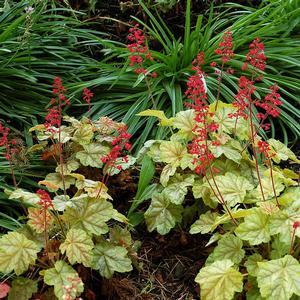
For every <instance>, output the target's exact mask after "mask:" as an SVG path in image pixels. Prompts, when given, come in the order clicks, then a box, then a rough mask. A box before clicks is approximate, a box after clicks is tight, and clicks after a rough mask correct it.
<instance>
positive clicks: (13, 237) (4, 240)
mask: <svg viewBox="0 0 300 300" xmlns="http://www.w3.org/2000/svg"><path fill="white" fill-rule="evenodd" d="M39 251H40V249H39V247H38V246H37V245H36V244H35V243H34V242H32V241H30V240H28V239H27V238H26V237H25V235H23V234H21V233H18V232H9V233H7V234H5V235H3V236H2V237H1V239H0V272H1V273H4V274H7V273H10V272H11V271H14V272H15V273H16V274H17V275H20V274H22V273H23V272H25V271H26V270H27V269H28V267H29V265H30V264H33V263H34V262H35V260H36V259H37V253H38V252H39Z"/></svg>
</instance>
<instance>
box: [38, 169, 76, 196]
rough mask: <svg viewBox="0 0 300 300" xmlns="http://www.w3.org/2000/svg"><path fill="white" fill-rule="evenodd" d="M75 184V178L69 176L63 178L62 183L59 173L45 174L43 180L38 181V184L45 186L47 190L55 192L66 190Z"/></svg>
mask: <svg viewBox="0 0 300 300" xmlns="http://www.w3.org/2000/svg"><path fill="white" fill-rule="evenodd" d="M74 183H75V178H73V177H72V176H70V175H65V176H64V181H63V180H62V176H61V174H60V173H49V174H47V176H46V178H45V180H42V181H39V184H41V185H45V186H46V187H47V188H48V189H49V190H51V191H53V192H56V191H57V190H59V189H61V190H62V189H64V184H65V188H66V189H68V188H69V187H70V186H71V184H74Z"/></svg>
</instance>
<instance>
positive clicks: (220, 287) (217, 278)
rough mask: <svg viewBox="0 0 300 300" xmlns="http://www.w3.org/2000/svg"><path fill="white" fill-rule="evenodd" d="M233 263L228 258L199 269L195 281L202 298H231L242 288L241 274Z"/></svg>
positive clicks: (208, 299) (228, 299)
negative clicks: (198, 285)
mask: <svg viewBox="0 0 300 300" xmlns="http://www.w3.org/2000/svg"><path fill="white" fill-rule="evenodd" d="M233 264H234V263H233V262H232V261H231V260H229V259H224V260H218V261H216V262H214V263H212V264H211V265H209V266H207V267H204V268H202V269H201V270H200V272H199V273H198V275H197V277H196V279H195V281H196V282H197V283H199V284H200V289H201V299H202V300H212V299H213V300H231V299H232V298H233V296H234V293H235V292H241V291H242V290H243V276H242V274H241V273H240V272H238V271H237V270H235V269H234V268H232V266H233Z"/></svg>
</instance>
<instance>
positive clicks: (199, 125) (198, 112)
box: [185, 52, 218, 174]
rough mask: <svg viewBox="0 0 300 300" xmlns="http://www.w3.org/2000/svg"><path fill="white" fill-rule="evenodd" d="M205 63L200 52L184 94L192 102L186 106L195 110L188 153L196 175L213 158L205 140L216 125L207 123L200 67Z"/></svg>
mask: <svg viewBox="0 0 300 300" xmlns="http://www.w3.org/2000/svg"><path fill="white" fill-rule="evenodd" d="M204 63H205V61H204V52H200V53H199V54H198V56H197V59H195V60H194V61H193V67H192V69H193V70H194V71H196V74H195V75H192V76H190V78H189V81H188V83H187V86H188V88H187V90H186V92H185V94H186V95H187V98H188V99H190V100H191V101H192V103H188V104H187V106H188V107H191V108H193V109H194V110H195V122H196V125H195V127H194V128H193V133H194V134H195V135H196V137H195V138H193V139H192V142H191V144H190V145H189V153H191V154H193V155H194V159H193V164H194V165H195V172H196V173H197V174H200V173H201V174H205V173H206V170H207V168H208V167H209V166H210V165H211V161H212V160H213V158H214V156H213V154H212V153H211V152H210V150H209V149H208V144H207V138H208V134H209V132H213V131H216V130H217V129H218V125H217V124H216V123H214V122H211V123H208V121H207V119H208V116H212V114H211V113H209V112H208V105H207V95H206V91H205V84H204V75H205V74H204V73H203V71H202V68H201V65H203V64H204Z"/></svg>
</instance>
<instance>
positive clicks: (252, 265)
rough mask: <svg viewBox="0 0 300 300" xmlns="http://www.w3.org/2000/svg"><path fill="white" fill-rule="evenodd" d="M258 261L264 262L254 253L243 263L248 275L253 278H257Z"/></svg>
mask: <svg viewBox="0 0 300 300" xmlns="http://www.w3.org/2000/svg"><path fill="white" fill-rule="evenodd" d="M259 261H264V259H263V257H262V256H261V255H260V254H258V253H254V254H252V255H250V256H248V259H247V260H246V262H245V267H246V268H247V271H248V273H249V275H251V276H254V277H256V276H257V272H258V265H257V263H258V262H259Z"/></svg>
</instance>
